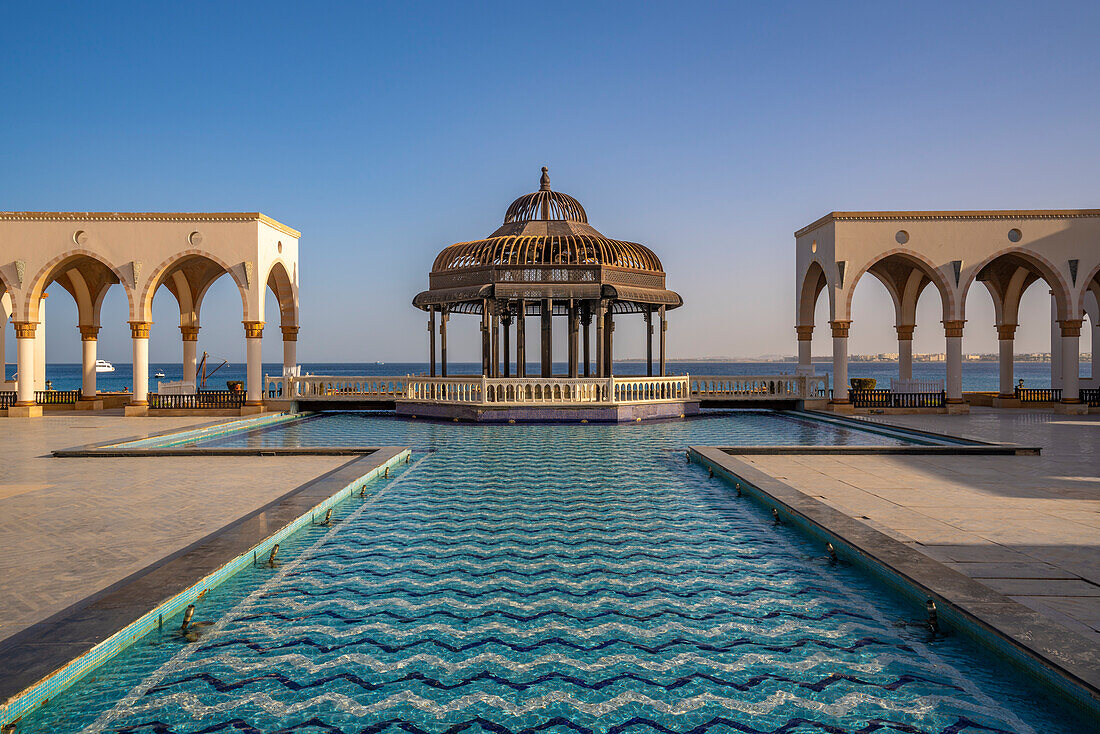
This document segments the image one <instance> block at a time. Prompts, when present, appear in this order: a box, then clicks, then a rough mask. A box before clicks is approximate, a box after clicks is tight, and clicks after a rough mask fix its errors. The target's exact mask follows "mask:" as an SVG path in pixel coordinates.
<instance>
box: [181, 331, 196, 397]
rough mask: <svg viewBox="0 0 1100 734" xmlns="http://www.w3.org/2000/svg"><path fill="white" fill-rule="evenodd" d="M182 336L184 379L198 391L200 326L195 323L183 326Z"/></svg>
mask: <svg viewBox="0 0 1100 734" xmlns="http://www.w3.org/2000/svg"><path fill="white" fill-rule="evenodd" d="M180 337H181V340H182V342H183V381H184V382H189V383H191V384H193V385H194V386H195V391H196V392H197V391H198V377H196V373H197V372H198V369H199V327H198V326H195V325H190V326H181V327H180Z"/></svg>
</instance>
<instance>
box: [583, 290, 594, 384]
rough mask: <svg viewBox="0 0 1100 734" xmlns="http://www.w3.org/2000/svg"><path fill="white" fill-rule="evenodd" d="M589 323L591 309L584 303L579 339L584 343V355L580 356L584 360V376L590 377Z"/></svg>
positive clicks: (590, 320) (590, 321)
mask: <svg viewBox="0 0 1100 734" xmlns="http://www.w3.org/2000/svg"><path fill="white" fill-rule="evenodd" d="M591 323H592V310H591V308H590V307H589V305H588V304H587V303H585V304H584V306H583V308H582V309H581V329H582V331H583V335H582V336H581V341H582V342H583V343H584V344H583V352H584V356H583V357H582V359H583V360H584V376H585V377H591V376H592V360H591V356H590V355H589V353H588V352H589V342H591V341H592V339H591V338H590V334H589V329H588V327H589V325H590V324H591Z"/></svg>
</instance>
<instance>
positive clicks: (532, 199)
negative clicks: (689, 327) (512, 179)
mask: <svg viewBox="0 0 1100 734" xmlns="http://www.w3.org/2000/svg"><path fill="white" fill-rule="evenodd" d="M539 184H540V185H539V190H538V191H535V192H534V193H530V194H525V195H523V196H521V197H519V198H518V199H516V200H515V201H513V202H512V205H511V206H509V207H508V211H507V213H506V214H505V215H504V224H503V225H502V226H501V227H500V228H498V229H497V230H496V231H495V232H493V233H492V234H491V235H489V236H488V237H487V238H486V239H483V240H474V241H472V242H457V243H455V244H453V245H451V246H449V247H446V248H444V249H443V251H442V252H440V253H439V256H438V257H436V259H435V263H434V264H433V265H432V272H433V273H439V272H443V271H448V270H457V269H461V268H478V267H488V266H493V265H512V266H514V265H612V266H615V267H620V268H630V269H633V270H647V271H650V272H657V273H663V272H664V270H663V268H662V267H661V260H660V258H658V257H657V255H656V254H654V252H653V251H652V250H650V249H649V248H648V247H646V246H645V245H639V244H637V243H636V242H625V241H622V240H611V239H608V238H606V237H604V236H603V235H602V234H600V233H599V232H597V231H596V229H595V228H594V227H592V225H590V224H589V223H588V214H587V213H586V212H585V211H584V207H583V206H581V203H580V202H579V201H577V200H576V199H574V198H573V197H572V196H569V195H568V194H563V193H561V192H559V191H553V190H551V189H550V176H549V173H548V169H547V168H546V167H545V166H543V168H542V178H541V180H540V181H539Z"/></svg>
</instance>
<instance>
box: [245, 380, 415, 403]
mask: <svg viewBox="0 0 1100 734" xmlns="http://www.w3.org/2000/svg"><path fill="white" fill-rule="evenodd" d="M408 380H409V377H408V375H404V376H400V377H398V376H385V377H348V376H341V375H301V376H291V377H273V376H265V377H264V394H265V395H267V397H268V398H274V399H284V400H297V399H299V398H302V399H308V400H318V399H319V400H324V399H327V398H349V397H351V398H354V397H358V398H362V399H366V400H369V399H377V400H394V399H396V398H400V397H404V395H405V389H406V386H407V384H408Z"/></svg>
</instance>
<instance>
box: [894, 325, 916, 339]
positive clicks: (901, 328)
mask: <svg viewBox="0 0 1100 734" xmlns="http://www.w3.org/2000/svg"><path fill="white" fill-rule="evenodd" d="M916 328H917V325H916V324H895V325H894V329H896V330H897V332H898V341H899V342H911V341H913V330H914V329H916Z"/></svg>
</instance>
